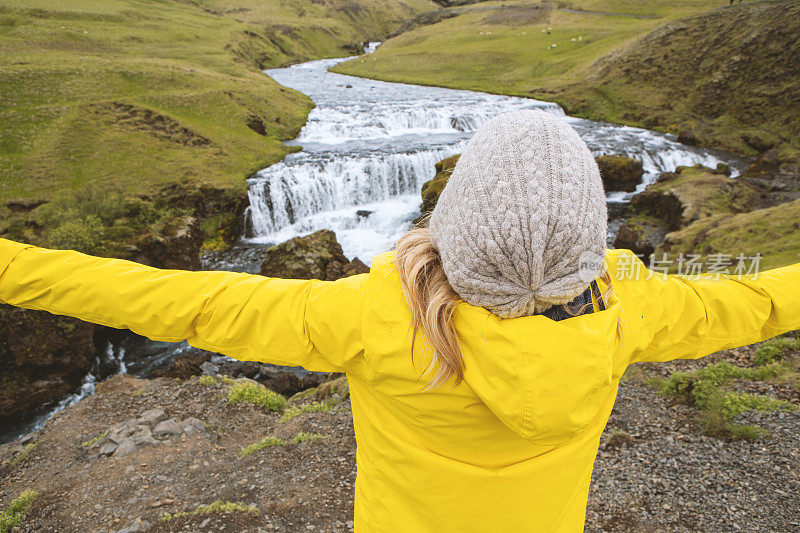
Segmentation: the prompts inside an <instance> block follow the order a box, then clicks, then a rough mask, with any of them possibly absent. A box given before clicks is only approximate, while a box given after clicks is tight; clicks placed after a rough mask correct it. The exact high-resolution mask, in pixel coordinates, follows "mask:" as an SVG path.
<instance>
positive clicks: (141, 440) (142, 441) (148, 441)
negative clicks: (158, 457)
mask: <svg viewBox="0 0 800 533" xmlns="http://www.w3.org/2000/svg"><path fill="white" fill-rule="evenodd" d="M133 443H134V444H135V445H136V446H137V447H142V446H148V445H153V444H158V443H159V441H157V440H156V439H154V438H153V437H151V436H150V435H136V436H134V437H133Z"/></svg>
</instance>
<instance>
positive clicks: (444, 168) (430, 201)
mask: <svg viewBox="0 0 800 533" xmlns="http://www.w3.org/2000/svg"><path fill="white" fill-rule="evenodd" d="M460 156H461V154H456V155H452V156H450V157H447V158H445V159H442V160H441V161H439V162H438V163H436V165H435V168H436V175H435V176H433V179H431V180H430V181H426V182H425V183H424V184H423V185H422V205H421V206H420V208H419V209H420V211H422V214H423V216H424V215H426V214H428V213H431V212H432V211H433V208H434V207H436V202H437V201H438V200H439V195H440V194H442V191H443V190H444V187H445V185H447V181H448V180H449V179H450V174H452V173H453V169H454V168H455V167H456V163H457V162H458V158H459V157H460ZM418 222H419V219H418Z"/></svg>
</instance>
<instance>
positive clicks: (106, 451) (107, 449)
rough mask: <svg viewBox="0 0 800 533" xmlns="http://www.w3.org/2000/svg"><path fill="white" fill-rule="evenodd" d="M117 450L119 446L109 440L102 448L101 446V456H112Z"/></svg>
mask: <svg viewBox="0 0 800 533" xmlns="http://www.w3.org/2000/svg"><path fill="white" fill-rule="evenodd" d="M116 449H117V444H116V443H115V442H113V441H112V440H110V439H109V440H107V441H106V442H105V443H104V444H103V445H102V446H100V450H99V452H98V453H99V454H100V455H111V454H112V453H114V451H115V450H116Z"/></svg>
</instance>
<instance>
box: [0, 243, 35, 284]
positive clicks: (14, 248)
mask: <svg viewBox="0 0 800 533" xmlns="http://www.w3.org/2000/svg"><path fill="white" fill-rule="evenodd" d="M25 248H35V246H34V245H32V244H25V243H22V242H16V241H10V240H8V239H3V238H0V276H2V275H3V272H5V271H6V268H7V267H8V265H9V264H11V261H13V260H14V258H15V257H16V256H17V254H18V253H20V252H21V251H22V250H24V249H25Z"/></svg>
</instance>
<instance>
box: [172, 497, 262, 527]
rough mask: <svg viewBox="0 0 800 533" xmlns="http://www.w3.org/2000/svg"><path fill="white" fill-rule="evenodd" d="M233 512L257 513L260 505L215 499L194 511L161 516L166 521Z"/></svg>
mask: <svg viewBox="0 0 800 533" xmlns="http://www.w3.org/2000/svg"><path fill="white" fill-rule="evenodd" d="M231 512H240V513H253V514H256V513H258V512H259V511H258V507H256V506H255V505H246V504H244V503H239V502H229V501H222V500H215V501H214V502H212V503H210V504H208V505H201V506H200V507H198V508H197V509H194V510H192V511H187V512H180V513H167V514H165V515H164V516H162V517H161V518H160V521H162V522H165V521H167V520H174V519H176V518H182V517H184V516H197V515H207V514H214V513H231Z"/></svg>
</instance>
